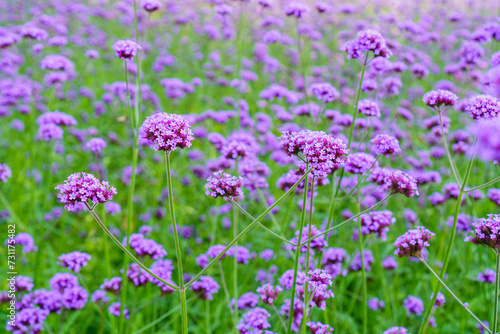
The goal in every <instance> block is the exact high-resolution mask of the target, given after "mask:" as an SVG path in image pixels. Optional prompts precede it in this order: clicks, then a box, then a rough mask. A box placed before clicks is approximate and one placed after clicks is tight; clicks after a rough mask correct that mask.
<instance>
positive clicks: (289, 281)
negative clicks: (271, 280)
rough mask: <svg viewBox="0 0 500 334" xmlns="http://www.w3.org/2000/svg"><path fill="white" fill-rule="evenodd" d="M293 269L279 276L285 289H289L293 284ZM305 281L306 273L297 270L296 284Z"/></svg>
mask: <svg viewBox="0 0 500 334" xmlns="http://www.w3.org/2000/svg"><path fill="white" fill-rule="evenodd" d="M293 274H294V271H293V269H290V270H287V271H285V272H284V273H283V275H281V277H280V278H279V282H280V284H281V285H282V286H283V287H284V288H285V289H287V290H290V289H291V288H292V286H293ZM305 281H306V274H305V273H303V272H302V271H300V270H298V271H297V284H299V285H302V284H304V282H305Z"/></svg>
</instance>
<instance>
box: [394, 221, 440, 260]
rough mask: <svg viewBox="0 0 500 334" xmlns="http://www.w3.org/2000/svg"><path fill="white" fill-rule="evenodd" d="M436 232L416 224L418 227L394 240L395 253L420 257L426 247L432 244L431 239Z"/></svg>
mask: <svg viewBox="0 0 500 334" xmlns="http://www.w3.org/2000/svg"><path fill="white" fill-rule="evenodd" d="M434 235H435V234H434V233H432V232H431V231H429V230H428V229H426V228H425V227H423V226H416V229H413V230H408V231H407V232H405V234H403V235H402V236H400V237H398V238H397V239H396V241H395V242H394V244H393V245H394V246H395V247H396V250H395V251H394V254H395V255H397V256H399V257H408V256H414V257H419V256H421V254H422V249H424V247H428V246H430V244H429V240H430V239H431V238H432V237H433V236H434Z"/></svg>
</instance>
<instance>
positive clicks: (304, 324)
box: [291, 177, 314, 334]
mask: <svg viewBox="0 0 500 334" xmlns="http://www.w3.org/2000/svg"><path fill="white" fill-rule="evenodd" d="M313 203H314V177H313V178H312V180H311V201H310V203H309V230H308V232H307V238H308V239H309V242H308V243H307V251H306V270H305V271H306V273H307V272H308V271H309V257H310V255H311V240H310V239H311V230H312V220H313V207H314V206H313ZM302 207H303V209H304V211H305V209H306V203H305V202H304V204H303V205H302ZM301 233H302V231H301ZM298 243H300V241H299V242H298ZM298 248H299V247H297V249H298ZM308 292H309V291H308V284H307V283H306V284H304V316H303V317H302V334H305V333H306V331H307V316H308V315H307V313H308V312H307V311H308V310H309V305H311V302H310V301H309V297H308ZM313 296H314V292H313V293H312V294H311V297H313ZM291 307H293V306H291Z"/></svg>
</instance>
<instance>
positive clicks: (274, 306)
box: [272, 303, 286, 328]
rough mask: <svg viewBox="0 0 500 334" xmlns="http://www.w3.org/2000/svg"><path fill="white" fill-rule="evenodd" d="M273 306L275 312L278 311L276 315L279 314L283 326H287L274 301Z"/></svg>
mask: <svg viewBox="0 0 500 334" xmlns="http://www.w3.org/2000/svg"><path fill="white" fill-rule="evenodd" d="M272 306H273V310H274V312H276V315H277V316H278V318H279V319H280V322H281V326H283V328H286V324H285V321H284V320H283V317H282V316H281V314H280V313H279V312H278V310H277V309H276V305H274V303H272Z"/></svg>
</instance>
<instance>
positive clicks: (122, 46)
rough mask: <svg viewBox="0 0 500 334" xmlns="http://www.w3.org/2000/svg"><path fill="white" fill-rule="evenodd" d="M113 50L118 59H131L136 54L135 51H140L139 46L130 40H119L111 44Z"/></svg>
mask: <svg viewBox="0 0 500 334" xmlns="http://www.w3.org/2000/svg"><path fill="white" fill-rule="evenodd" d="M112 49H113V50H115V54H116V56H117V57H118V58H120V59H133V58H134V57H135V55H136V54H137V51H138V50H140V49H142V48H141V46H140V45H139V44H137V43H136V42H133V41H131V40H130V39H125V40H119V41H116V42H115V44H113V47H112Z"/></svg>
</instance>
